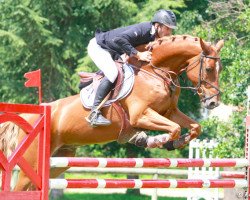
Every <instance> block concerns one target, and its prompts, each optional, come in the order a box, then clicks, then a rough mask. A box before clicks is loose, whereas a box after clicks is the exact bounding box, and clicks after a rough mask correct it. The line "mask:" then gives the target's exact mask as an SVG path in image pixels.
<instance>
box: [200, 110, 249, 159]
mask: <svg viewBox="0 0 250 200" xmlns="http://www.w3.org/2000/svg"><path fill="white" fill-rule="evenodd" d="M245 116H246V113H245V112H236V113H234V114H233V115H232V116H231V119H230V121H228V122H221V121H219V120H218V118H211V119H209V120H204V121H203V122H202V125H203V127H204V128H203V134H202V136H203V138H208V139H216V140H217V142H218V147H217V148H215V149H214V154H215V155H217V156H219V157H221V158H240V157H244V143H245V122H244V119H245ZM211 133H212V134H211Z"/></svg>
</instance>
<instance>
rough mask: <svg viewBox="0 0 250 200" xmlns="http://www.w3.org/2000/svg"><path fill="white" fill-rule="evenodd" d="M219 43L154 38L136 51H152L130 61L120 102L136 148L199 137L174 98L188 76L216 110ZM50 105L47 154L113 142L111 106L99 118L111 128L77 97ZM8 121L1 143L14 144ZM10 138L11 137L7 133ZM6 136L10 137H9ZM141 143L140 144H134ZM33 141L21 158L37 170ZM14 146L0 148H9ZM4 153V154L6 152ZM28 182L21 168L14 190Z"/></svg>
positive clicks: (18, 135) (16, 134)
mask: <svg viewBox="0 0 250 200" xmlns="http://www.w3.org/2000/svg"><path fill="white" fill-rule="evenodd" d="M223 44H224V42H223V40H220V41H219V42H218V43H217V44H216V45H211V44H210V43H208V42H205V41H203V39H201V38H198V37H193V36H189V35H176V36H171V37H164V38H161V39H158V40H156V41H154V42H151V43H150V44H146V45H142V46H139V47H137V49H138V50H140V51H143V50H144V51H145V50H150V51H152V59H151V62H149V63H148V62H143V61H140V60H137V59H135V58H133V57H131V58H129V59H128V62H129V63H130V64H131V65H133V66H134V72H135V75H134V76H135V83H134V86H133V88H132V91H131V92H130V93H129V95H128V96H127V97H125V98H124V99H122V100H119V104H120V106H121V107H122V109H123V110H124V112H125V113H126V115H127V119H128V122H129V124H130V129H129V130H130V133H133V134H132V135H135V136H136V139H135V140H133V141H135V142H134V143H135V145H137V143H140V142H141V141H143V145H142V146H143V147H148V148H156V147H159V148H161V147H162V145H164V144H167V143H168V142H171V141H175V140H178V138H180V133H181V128H187V129H189V133H188V135H189V139H188V142H189V141H190V140H192V139H194V138H196V137H198V136H199V135H200V133H201V126H200V125H199V123H198V122H196V121H195V120H193V119H191V118H190V117H188V116H187V115H185V114H184V113H182V112H181V111H180V110H179V109H178V107H177V103H178V98H179V95H180V91H181V88H182V86H180V84H179V81H178V80H179V79H178V78H179V75H180V74H181V73H183V72H186V74H187V78H188V79H189V80H190V81H191V82H192V84H193V87H191V89H193V90H195V91H196V92H197V94H198V95H199V97H200V100H201V101H202V102H203V105H204V106H205V107H206V108H208V109H213V108H214V107H216V106H218V104H219V98H220V90H219V73H220V71H221V65H220V64H219V63H220V56H219V52H220V50H221V48H222V47H223ZM48 104H49V105H50V106H51V111H52V112H51V142H50V143H51V144H50V145H51V156H55V157H74V156H75V153H76V147H77V146H79V145H89V144H98V143H108V142H111V141H116V140H117V139H118V137H119V133H120V129H121V126H122V122H121V119H120V116H119V113H118V111H117V110H116V109H114V107H113V106H110V107H105V108H102V109H103V114H104V116H105V117H107V118H108V119H110V120H111V121H112V124H111V125H110V126H106V127H92V126H90V125H89V124H88V122H87V121H86V120H85V117H86V116H88V114H89V112H90V110H89V109H86V108H84V107H83V106H82V103H81V100H80V98H79V94H77V95H74V96H70V97H66V98H63V99H59V100H56V101H54V102H51V103H48ZM22 117H23V118H25V119H26V120H27V121H28V122H29V123H30V124H34V123H35V121H36V117H37V116H35V115H26V114H23V115H22ZM10 125H11V122H6V123H4V124H2V127H0V137H1V138H0V139H1V140H7V141H5V142H4V144H6V145H10V144H17V143H19V142H20V141H21V140H22V139H23V138H24V136H25V134H26V133H25V132H23V131H22V130H21V129H18V128H14V127H15V126H16V125H15V124H13V123H12V126H10ZM138 130H156V131H163V132H164V134H159V135H157V136H144V137H142V136H141V135H140V134H139V135H140V136H138V135H137V132H138ZM10 134H11V135H10ZM7 135H8V137H7ZM5 137H6V138H8V139H5ZM138 141H139V142H138ZM37 145H38V144H37V141H35V142H34V143H33V144H32V145H31V147H29V149H28V150H27V151H26V153H25V154H24V158H25V159H26V160H27V161H28V162H29V163H30V164H31V166H34V168H35V167H36V162H37V157H36V156H35V155H36V151H37V148H38V146H37ZM13 148H15V146H13V145H12V146H5V147H1V149H2V150H3V149H5V150H6V151H7V150H10V149H13ZM5 153H6V152H5ZM66 169H67V168H60V169H59V168H55V169H51V173H50V176H51V178H54V177H57V176H59V175H60V174H61V173H62V172H64V171H65V170H66ZM31 185H32V184H31V181H30V180H29V178H28V177H27V176H26V175H25V174H24V172H23V171H22V170H21V171H20V173H19V178H18V180H17V183H16V186H15V188H14V191H23V190H27V189H30V187H31Z"/></svg>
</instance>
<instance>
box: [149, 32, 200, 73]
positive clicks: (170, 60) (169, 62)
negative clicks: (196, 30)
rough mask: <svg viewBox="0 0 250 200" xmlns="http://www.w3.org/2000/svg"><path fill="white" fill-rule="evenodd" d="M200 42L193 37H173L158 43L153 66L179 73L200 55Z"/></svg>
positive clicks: (154, 50) (154, 48) (153, 56)
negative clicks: (189, 61) (188, 62)
mask: <svg viewBox="0 0 250 200" xmlns="http://www.w3.org/2000/svg"><path fill="white" fill-rule="evenodd" d="M200 52H201V47H200V43H199V40H198V39H197V38H194V37H191V36H173V37H167V38H163V39H160V40H159V41H158V44H157V41H156V44H155V46H154V47H153V55H152V64H153V65H155V66H157V67H161V68H164V69H167V70H170V71H174V72H176V73H178V71H180V70H181V69H182V68H184V67H185V66H186V64H187V61H188V60H190V59H191V58H193V57H195V56H197V55H199V53H200Z"/></svg>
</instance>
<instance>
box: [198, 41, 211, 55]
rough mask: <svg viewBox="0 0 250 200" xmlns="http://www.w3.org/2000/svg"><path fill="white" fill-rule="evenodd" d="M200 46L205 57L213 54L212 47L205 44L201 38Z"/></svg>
mask: <svg viewBox="0 0 250 200" xmlns="http://www.w3.org/2000/svg"><path fill="white" fill-rule="evenodd" d="M200 45H201V48H202V51H203V53H204V54H205V55H209V54H210V53H211V51H212V49H211V46H210V45H209V44H207V43H206V42H204V41H203V40H202V39H201V38H200Z"/></svg>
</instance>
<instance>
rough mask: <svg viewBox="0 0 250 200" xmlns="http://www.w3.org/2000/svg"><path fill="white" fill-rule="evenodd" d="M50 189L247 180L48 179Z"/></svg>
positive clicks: (219, 184)
mask: <svg viewBox="0 0 250 200" xmlns="http://www.w3.org/2000/svg"><path fill="white" fill-rule="evenodd" d="M49 184H50V189H66V188H134V189H135V188H245V187H248V182H247V180H211V179H210V180H209V179H206V180H185V179H183V180H175V179H173V180H140V179H127V180H122V179H50V181H49Z"/></svg>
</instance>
